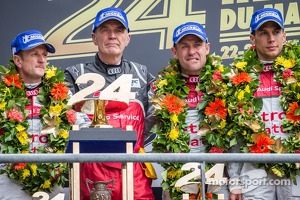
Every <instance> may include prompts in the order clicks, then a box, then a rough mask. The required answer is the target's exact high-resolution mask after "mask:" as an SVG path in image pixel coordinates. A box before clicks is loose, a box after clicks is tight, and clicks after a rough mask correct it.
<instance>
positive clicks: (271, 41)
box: [250, 21, 286, 61]
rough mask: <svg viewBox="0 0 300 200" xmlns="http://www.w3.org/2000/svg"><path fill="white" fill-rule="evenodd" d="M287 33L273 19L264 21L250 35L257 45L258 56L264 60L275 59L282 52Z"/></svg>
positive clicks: (253, 42) (252, 41)
mask: <svg viewBox="0 0 300 200" xmlns="http://www.w3.org/2000/svg"><path fill="white" fill-rule="evenodd" d="M285 40H286V33H285V32H284V30H283V29H282V28H281V27H280V26H279V25H278V24H277V23H276V22H273V21H268V22H266V23H264V24H263V25H262V26H261V27H260V28H259V29H258V30H256V31H255V32H254V33H253V34H251V35H250V41H251V43H252V44H253V45H255V47H256V51H257V56H258V58H259V59H260V60H263V61H273V60H275V59H276V58H277V56H278V55H279V54H280V53H281V51H282V48H283V44H284V41H285Z"/></svg>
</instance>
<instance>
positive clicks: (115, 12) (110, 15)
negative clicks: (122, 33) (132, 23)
mask: <svg viewBox="0 0 300 200" xmlns="http://www.w3.org/2000/svg"><path fill="white" fill-rule="evenodd" d="M110 19H115V20H118V21H119V22H121V23H122V24H123V25H124V26H125V28H126V29H127V30H128V32H129V26H128V20H127V16H126V14H125V12H124V11H123V10H121V9H119V8H115V7H109V8H104V9H102V10H100V11H99V12H98V13H97V15H96V18H95V21H94V24H93V28H92V31H93V32H95V29H96V28H97V27H98V26H100V25H101V24H102V23H103V22H105V21H107V20H110Z"/></svg>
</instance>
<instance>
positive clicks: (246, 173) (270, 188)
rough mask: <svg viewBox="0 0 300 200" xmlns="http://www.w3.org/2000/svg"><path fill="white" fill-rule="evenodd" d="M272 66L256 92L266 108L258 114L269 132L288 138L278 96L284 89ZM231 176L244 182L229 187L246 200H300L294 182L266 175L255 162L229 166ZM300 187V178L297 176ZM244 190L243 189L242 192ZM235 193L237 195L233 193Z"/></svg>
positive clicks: (263, 74)
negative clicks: (275, 77) (275, 78)
mask: <svg viewBox="0 0 300 200" xmlns="http://www.w3.org/2000/svg"><path fill="white" fill-rule="evenodd" d="M271 68H272V63H265V66H264V71H263V72H262V73H261V74H260V77H259V78H260V82H261V85H260V86H259V87H258V89H257V91H256V92H255V96H256V97H259V98H262V99H263V107H262V110H261V111H260V113H259V115H260V116H261V117H262V120H263V121H264V122H265V125H266V130H267V132H268V133H269V134H270V135H271V136H275V139H276V138H279V137H281V139H283V138H287V137H288V135H289V134H288V133H286V132H284V130H283V128H282V121H281V120H282V119H283V118H284V117H285V113H284V111H283V109H282V107H281V106H280V103H279V96H280V91H281V88H282V86H281V85H280V83H279V82H276V81H275V80H274V73H273V71H272V70H271ZM232 152H233V153H238V152H240V151H239V146H235V147H234V148H233V150H232ZM227 170H228V174H229V177H230V178H231V180H230V182H232V183H234V181H233V180H239V181H241V184H242V185H243V186H241V185H237V184H236V183H234V184H232V185H231V186H230V191H231V192H232V191H233V190H234V189H237V190H236V193H242V196H243V199H245V200H257V199H262V200H297V199H300V189H299V188H300V187H299V186H298V188H297V186H295V185H293V182H292V180H291V179H286V178H279V177H277V176H276V175H274V174H271V173H267V172H266V171H265V170H264V169H263V168H260V169H257V168H255V166H254V164H252V163H229V164H228V168H227ZM296 178H297V182H298V184H299V183H300V179H299V176H297V177H296ZM240 189H241V190H240ZM234 193H235V192H234Z"/></svg>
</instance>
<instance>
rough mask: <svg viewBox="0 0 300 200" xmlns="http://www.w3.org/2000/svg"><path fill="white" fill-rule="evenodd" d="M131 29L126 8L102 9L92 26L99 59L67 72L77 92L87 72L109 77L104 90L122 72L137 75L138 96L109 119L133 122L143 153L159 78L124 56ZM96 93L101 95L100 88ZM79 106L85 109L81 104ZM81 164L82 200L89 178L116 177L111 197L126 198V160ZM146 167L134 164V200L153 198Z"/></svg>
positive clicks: (135, 89) (119, 123)
mask: <svg viewBox="0 0 300 200" xmlns="http://www.w3.org/2000/svg"><path fill="white" fill-rule="evenodd" d="M129 31H130V30H129V25H128V20H127V16H126V14H125V12H124V11H123V10H121V9H119V8H114V7H109V8H105V9H102V10H100V11H99V12H98V13H97V15H96V17H95V21H94V24H93V27H92V41H93V43H94V44H95V45H96V46H97V47H98V52H97V53H96V55H95V61H94V62H92V63H86V64H77V65H75V66H71V67H68V68H67V69H66V70H65V74H66V82H69V83H70V84H69V87H70V89H71V91H72V93H73V94H75V93H76V92H78V91H80V90H83V89H84V88H86V87H88V86H89V85H88V84H76V83H75V81H76V79H77V78H78V77H79V76H80V75H82V74H85V73H97V74H100V75H101V76H102V77H103V78H104V79H105V86H104V87H103V88H102V89H101V91H102V90H103V89H105V88H107V86H109V85H110V84H111V83H113V82H114V81H115V80H116V79H117V78H118V77H120V76H121V75H123V74H132V75H133V77H132V84H131V92H134V93H135V94H136V96H135V98H136V99H134V100H130V101H129V104H128V108H126V109H123V110H120V111H114V112H106V118H107V120H108V123H109V125H111V126H112V127H114V128H122V129H123V130H126V126H127V125H132V128H133V130H135V131H137V142H136V146H135V152H141V151H142V149H143V147H144V138H145V136H146V135H147V134H148V132H149V130H148V129H149V128H147V125H148V126H149V127H151V123H149V122H147V123H145V120H146V118H148V117H151V116H152V115H151V114H149V103H148V91H149V90H150V83H151V82H153V81H154V80H155V77H154V76H153V75H151V74H150V73H149V72H148V70H147V68H146V66H144V65H141V64H139V63H136V62H132V61H128V60H125V59H124V58H123V51H124V49H125V47H126V46H127V45H128V44H129V42H130V34H129ZM92 96H94V97H98V96H99V91H97V92H95V93H93V94H92ZM108 103H111V102H108ZM75 107H77V109H82V107H81V106H78V104H77V105H75ZM112 148H113V147H112ZM80 167H81V173H80V179H81V187H80V189H81V191H80V199H81V200H86V199H90V192H89V190H90V188H88V186H87V185H86V181H87V179H89V180H91V181H93V182H97V181H109V180H112V179H113V180H114V182H113V187H112V188H110V189H111V191H112V194H111V199H112V200H120V199H122V176H121V174H122V163H83V164H81V166H80ZM143 168H145V166H144V163H134V199H136V200H138V199H139V200H152V199H154V195H153V193H152V188H151V184H152V179H151V178H149V177H147V176H146V174H145V171H144V170H143ZM152 178H153V177H152Z"/></svg>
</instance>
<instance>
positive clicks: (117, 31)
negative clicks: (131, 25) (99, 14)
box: [92, 19, 130, 64]
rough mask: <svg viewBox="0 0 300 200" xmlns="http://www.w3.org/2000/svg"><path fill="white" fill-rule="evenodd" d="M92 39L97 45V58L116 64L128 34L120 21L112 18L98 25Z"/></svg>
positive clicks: (127, 39)
mask: <svg viewBox="0 0 300 200" xmlns="http://www.w3.org/2000/svg"><path fill="white" fill-rule="evenodd" d="M92 39H93V43H94V44H95V45H96V46H98V51H99V53H98V56H99V58H100V59H101V60H102V61H103V62H105V63H107V64H117V63H118V62H120V61H121V58H122V55H123V51H124V49H125V47H126V46H127V45H128V43H129V41H130V34H129V33H128V31H127V29H126V28H125V27H124V25H123V24H122V23H121V22H119V21H118V20H114V19H112V20H108V21H106V22H104V23H103V24H101V25H100V26H98V27H97V28H96V30H95V33H92Z"/></svg>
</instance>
